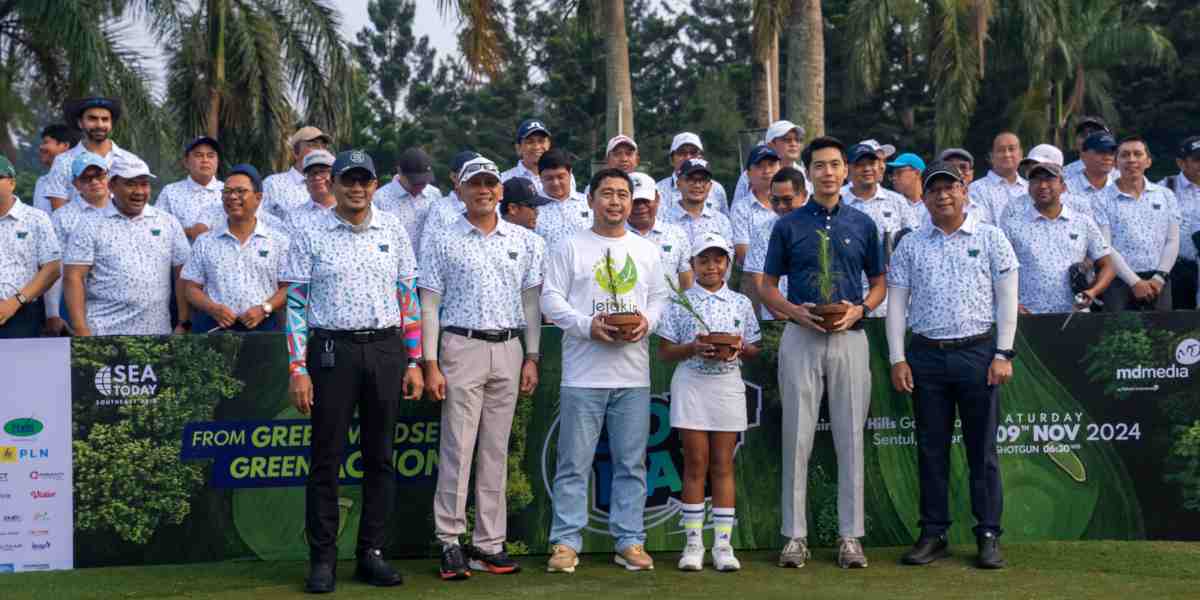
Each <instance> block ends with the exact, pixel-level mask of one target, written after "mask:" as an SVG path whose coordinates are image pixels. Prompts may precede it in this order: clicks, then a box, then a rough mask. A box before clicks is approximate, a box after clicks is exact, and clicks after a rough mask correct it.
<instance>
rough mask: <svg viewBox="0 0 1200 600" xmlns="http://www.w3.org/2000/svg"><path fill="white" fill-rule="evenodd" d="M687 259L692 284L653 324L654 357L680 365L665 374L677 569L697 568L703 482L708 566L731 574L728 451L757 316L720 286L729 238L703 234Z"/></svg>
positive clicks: (729, 256) (741, 415)
mask: <svg viewBox="0 0 1200 600" xmlns="http://www.w3.org/2000/svg"><path fill="white" fill-rule="evenodd" d="M697 241H698V244H697V245H696V248H695V249H694V251H693V256H692V271H693V272H694V273H695V277H696V285H695V286H693V287H692V288H690V289H689V290H687V291H686V292H685V291H682V290H680V289H679V288H678V287H675V286H674V285H673V284H672V288H673V290H674V292H675V293H674V297H672V299H671V301H672V306H671V307H670V308H668V309H667V312H666V314H665V315H664V317H663V319H662V321H661V322H660V324H659V327H658V330H657V333H658V336H659V338H661V339H660V340H659V345H658V355H659V358H660V359H662V360H664V361H670V362H681V364H680V365H679V367H678V368H676V369H675V375H674V376H673V377H672V379H671V426H672V427H674V428H675V429H678V430H679V434H680V438H681V440H682V441H683V456H684V468H683V498H682V500H683V527H684V530H685V532H686V534H687V543H686V545H685V546H684V550H683V555H682V556H681V557H680V559H679V568H680V569H681V570H684V571H699V570H701V569H702V568H703V565H704V551H705V550H704V538H703V527H704V487H705V482H706V480H707V482H708V483H709V485H710V486H711V489H712V504H713V528H714V530H715V539H714V542H713V565H714V566H715V567H716V568H717V570H718V571H736V570H738V569H740V568H741V564H740V563H739V562H738V560H737V558H736V557H735V556H734V555H733V546H732V544H731V539H732V535H733V523H734V479H733V452H734V448H735V447H736V446H737V437H738V433H739V432H742V431H745V430H746V421H747V419H746V388H745V384H743V383H742V374H741V368H740V367H741V363H740V360H739V359H740V357H742V356H746V357H749V358H753V357H755V356H757V355H758V352H759V349H758V347H757V346H756V345H755V344H756V343H757V342H758V340H759V337H760V335H759V330H758V321H757V320H756V319H755V314H754V306H753V304H751V302H750V299H749V298H747V297H745V296H743V295H741V294H739V293H737V292H734V291H732V290H730V289H729V288H728V287H727V286H726V285H725V273H726V272H727V271H728V270H729V265H730V263H731V262H732V261H733V251H732V249H731V248H730V247H729V243H728V242H726V241H725V239H724V238H722V237H721V236H720V235H717V234H715V233H707V234H704V235H703V236H702V237H701V238H700V239H699V240H697Z"/></svg>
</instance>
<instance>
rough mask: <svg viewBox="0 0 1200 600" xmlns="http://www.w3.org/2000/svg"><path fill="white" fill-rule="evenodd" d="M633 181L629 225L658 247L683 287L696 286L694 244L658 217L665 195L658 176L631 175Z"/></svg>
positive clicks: (670, 272)
mask: <svg viewBox="0 0 1200 600" xmlns="http://www.w3.org/2000/svg"><path fill="white" fill-rule="evenodd" d="M629 178H630V179H632V180H633V208H632V209H631V210H630V212H629V222H628V223H627V224H626V228H627V229H629V231H632V232H633V233H636V234H638V235H640V236H642V237H643V238H646V239H647V240H650V241H651V242H653V243H654V245H656V246H658V251H659V255H660V256H661V258H662V263H663V273H666V274H667V277H669V278H671V280H672V281H674V282H675V284H676V285H677V286H679V288H680V289H687V288H690V287H692V263H691V256H690V254H689V250H690V249H691V243H690V242H689V241H688V237H687V234H686V233H684V231H683V229H681V228H680V227H679V226H678V225H675V224H674V223H668V222H666V221H665V220H663V219H660V218H659V216H658V211H659V207H661V206H662V195H661V193H660V190H659V188H658V186H657V185H655V183H654V179H653V178H652V177H650V176H649V175H647V174H645V173H640V172H637V171H635V172H633V173H630V174H629Z"/></svg>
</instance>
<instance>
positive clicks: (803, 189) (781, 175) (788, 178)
mask: <svg viewBox="0 0 1200 600" xmlns="http://www.w3.org/2000/svg"><path fill="white" fill-rule="evenodd" d="M771 183H772V184H775V183H791V184H792V190H793V191H794V192H796V193H797V194H800V195H802V196H805V197H807V196H808V185H807V180H806V179H805V177H804V172H803V171H801V170H800V169H797V168H796V167H784V168H782V169H780V170H779V172H778V173H775V176H774V177H772V178H771Z"/></svg>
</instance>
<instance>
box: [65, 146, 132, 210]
mask: <svg viewBox="0 0 1200 600" xmlns="http://www.w3.org/2000/svg"><path fill="white" fill-rule="evenodd" d="M84 152H88V149H87V148H85V147H84V146H83V142H79V143H78V144H75V145H74V146H73V147H72V148H71V149H70V150H67V151H66V152H63V153H62V154H59V155H58V156H56V157H54V164H52V165H51V166H50V172H49V173H47V174H46V176H47V177H48V179H47V180H46V185H45V186H44V187H43V189H42V193H43V194H45V195H46V196H52V197H54V198H66V199H67V201H68V202H70V201H73V200H75V199H77V198H80V195H79V190H77V189H75V183H74V182H75V178H74V177H73V176H72V175H71V163H73V162H75V157H77V156H79V155H80V154H83V153H84ZM117 157H122V158H125V159H130V160H132V159H135V158H137V156H136V155H135V154H134V153H132V152H130V151H128V150H125V149H124V148H121V147H120V146H118V145H117V143H116V142H113V143H112V149H110V150H109V152H108V154H107V155H104V156H101V157H100V158H103V159H104V162H106V163H108V167H109V168H112V164H113V160H115V159H116V158H117Z"/></svg>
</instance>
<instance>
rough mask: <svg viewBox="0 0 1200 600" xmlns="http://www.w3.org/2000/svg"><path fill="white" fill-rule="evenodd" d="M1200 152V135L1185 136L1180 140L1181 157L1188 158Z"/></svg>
mask: <svg viewBox="0 0 1200 600" xmlns="http://www.w3.org/2000/svg"><path fill="white" fill-rule="evenodd" d="M1197 153H1200V135H1193V136H1191V137H1187V138H1184V139H1183V141H1182V142H1179V152H1178V154H1179V158H1187V157H1189V156H1193V155H1195V154H1197Z"/></svg>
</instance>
